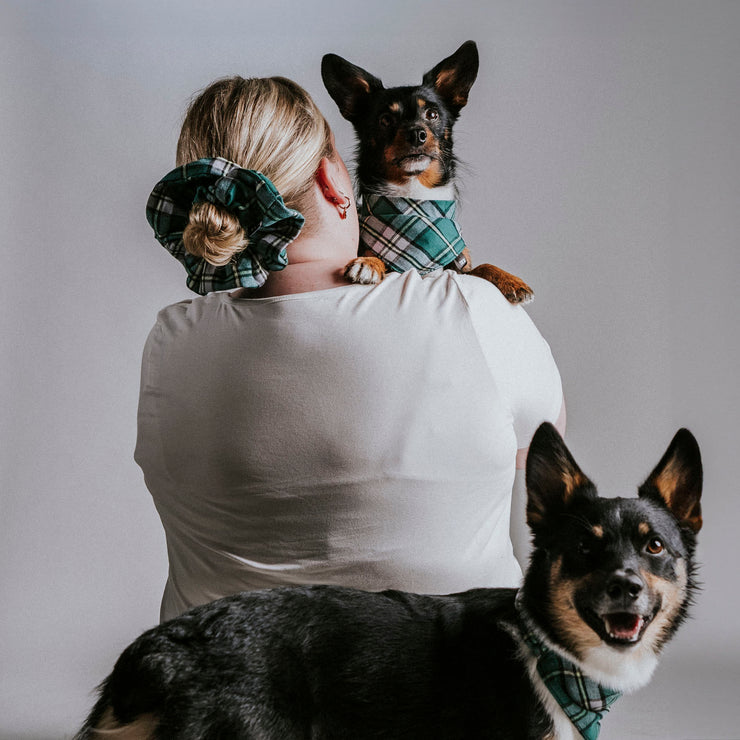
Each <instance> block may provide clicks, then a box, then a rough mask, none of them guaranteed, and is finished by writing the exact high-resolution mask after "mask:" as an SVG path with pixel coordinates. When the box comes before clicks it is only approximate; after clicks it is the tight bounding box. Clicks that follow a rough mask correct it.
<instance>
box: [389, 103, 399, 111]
mask: <svg viewBox="0 0 740 740" xmlns="http://www.w3.org/2000/svg"><path fill="white" fill-rule="evenodd" d="M388 107H389V108H390V110H391V111H392V112H393V113H398V111H400V110H401V106H400V104H399V103H391V104H390V105H389V106H388Z"/></svg>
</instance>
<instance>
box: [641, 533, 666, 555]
mask: <svg viewBox="0 0 740 740" xmlns="http://www.w3.org/2000/svg"><path fill="white" fill-rule="evenodd" d="M645 549H646V550H647V551H648V552H649V553H650V554H651V555H660V553H661V552H663V550H664V545H663V543H662V542H661V541H660V540H659V539H658V538H657V537H653V538H651V539H650V541H649V542H648V543H647V545H646V546H645Z"/></svg>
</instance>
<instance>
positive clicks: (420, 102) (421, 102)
mask: <svg viewBox="0 0 740 740" xmlns="http://www.w3.org/2000/svg"><path fill="white" fill-rule="evenodd" d="M416 104H417V105H418V106H419V108H426V107H427V101H426V100H424V98H417V99H416Z"/></svg>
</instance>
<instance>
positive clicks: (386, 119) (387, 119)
mask: <svg viewBox="0 0 740 740" xmlns="http://www.w3.org/2000/svg"><path fill="white" fill-rule="evenodd" d="M378 123H380V125H381V126H383V127H384V128H388V127H389V126H391V125H392V124H393V116H392V115H391V114H390V113H383V115H382V116H381V117H380V118H379V119H378Z"/></svg>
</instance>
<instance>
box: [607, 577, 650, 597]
mask: <svg viewBox="0 0 740 740" xmlns="http://www.w3.org/2000/svg"><path fill="white" fill-rule="evenodd" d="M644 588H645V584H644V582H643V580H642V578H640V576H639V575H637V573H635V572H634V571H631V570H625V571H617V572H616V573H614V574H613V575H612V577H611V579H610V580H609V583H607V586H606V595H607V596H608V597H609V598H610V599H612V600H613V601H635V600H636V599H637V598H638V596H639V595H640V594H641V593H642V591H643V589H644Z"/></svg>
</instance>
